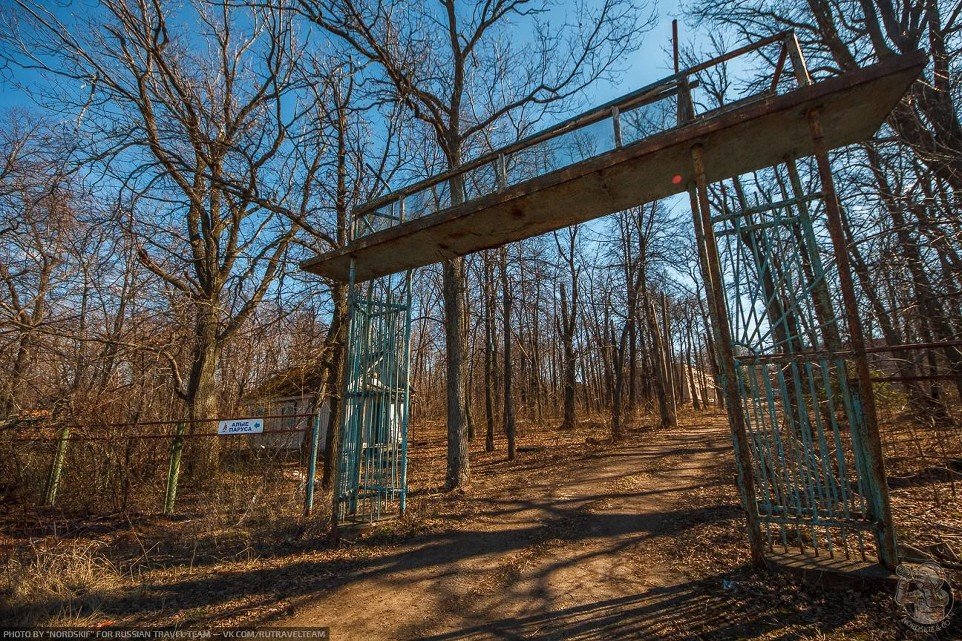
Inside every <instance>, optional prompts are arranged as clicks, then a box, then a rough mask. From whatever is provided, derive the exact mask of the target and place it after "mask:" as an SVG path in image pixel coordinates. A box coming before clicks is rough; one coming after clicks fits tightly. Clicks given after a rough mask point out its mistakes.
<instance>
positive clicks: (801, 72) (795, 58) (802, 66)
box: [784, 31, 812, 87]
mask: <svg viewBox="0 0 962 641" xmlns="http://www.w3.org/2000/svg"><path fill="white" fill-rule="evenodd" d="M784 46H785V48H786V49H787V50H788V57H789V59H790V60H791V61H792V71H793V72H794V73H795V80H796V82H798V86H799V87H807V86H808V85H810V84H812V78H811V76H809V75H808V65H807V64H806V63H805V56H803V55H802V46H801V45H800V44H799V43H798V36H796V35H795V32H794V31H791V32H789V34H788V35H787V36H785V45H784Z"/></svg>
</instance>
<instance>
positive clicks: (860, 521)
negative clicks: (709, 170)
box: [712, 161, 886, 560]
mask: <svg viewBox="0 0 962 641" xmlns="http://www.w3.org/2000/svg"><path fill="white" fill-rule="evenodd" d="M787 169H788V174H789V176H788V178H789V180H788V181H787V182H786V181H784V180H783V179H782V178H783V174H782V173H781V172H782V171H783V169H782V168H781V167H776V168H771V169H770V170H768V171H767V172H766V173H765V175H764V176H762V177H759V176H755V180H754V193H753V197H754V200H755V202H754V203H750V202H749V201H748V197H747V195H746V189H745V186H744V185H743V184H741V183H740V182H739V180H738V179H734V180H732V181H726V183H723V184H720V185H718V186H716V189H715V192H716V195H717V196H718V198H717V199H716V202H717V203H719V205H720V208H721V212H720V214H719V215H717V216H714V217H713V219H712V222H713V225H714V228H713V232H714V235H715V238H716V241H717V245H718V252H719V255H718V260H719V264H720V266H721V272H722V277H723V280H724V287H725V300H726V305H727V315H728V318H729V321H730V326H731V336H730V337H729V338H730V340H731V344H732V348H733V350H734V354H735V364H736V374H737V378H738V391H739V396H740V399H739V400H740V403H741V406H742V411H743V413H744V415H745V417H746V423H747V429H748V433H749V444H750V445H749V449H750V453H751V457H750V458H751V464H752V468H753V470H752V471H753V476H754V479H755V481H754V487H751V488H743V490H746V491H747V492H748V494H749V495H750V496H751V497H752V498H753V502H754V509H755V511H756V513H757V518H758V520H759V522H760V524H761V527H762V529H763V532H764V535H765V538H766V543H767V546H768V548H769V549H770V550H772V549H775V548H780V549H781V551H790V550H794V551H797V552H802V553H816V554H818V553H825V554H827V555H828V556H830V557H836V556H837V555H841V556H844V557H845V558H857V559H862V560H867V559H870V558H871V559H877V558H878V556H877V555H878V551H879V545H881V544H882V542H881V540H880V539H879V538H878V537H877V536H875V537H873V536H872V533H875V534H877V533H878V532H879V531H880V530H881V529H883V528H880V527H879V524H878V523H877V522H876V521H877V518H876V516H875V514H876V511H875V510H874V509H873V502H877V501H878V496H879V495H881V494H883V493H884V492H885V491H886V489H885V488H884V487H878V483H877V482H876V481H875V480H874V479H875V477H874V476H873V474H872V470H871V469H870V457H868V456H867V452H869V451H870V446H871V443H869V442H868V440H869V438H870V436H869V435H868V433H867V431H866V429H865V428H864V425H865V420H866V419H865V414H864V411H863V406H862V402H861V399H860V397H859V389H858V387H857V386H856V385H854V384H853V383H852V381H851V373H850V369H851V368H852V363H851V362H850V360H848V359H847V358H843V357H841V356H839V355H836V354H835V353H836V352H838V351H839V350H840V349H841V347H842V344H841V337H840V327H841V326H843V324H844V322H843V320H842V316H841V314H839V313H837V312H836V309H837V308H838V305H837V304H836V300H837V299H836V298H835V297H834V294H833V292H832V289H833V285H834V283H835V282H836V279H837V274H835V273H834V272H833V271H832V269H834V266H832V267H831V268H826V265H833V263H832V261H825V260H823V259H822V257H821V253H823V252H824V253H828V252H829V251H831V245H830V244H829V242H828V239H827V233H826V231H825V221H824V220H823V217H822V216H820V215H819V214H821V213H823V212H824V207H820V203H821V200H820V199H821V196H822V194H821V192H813V193H801V191H802V190H801V181H800V179H799V176H798V169H797V167H796V165H795V163H794V161H792V162H790V163H789V164H788V166H787ZM774 184H781V185H782V186H783V194H782V196H783V197H782V198H781V199H778V200H776V199H775V198H774V197H773V196H772V194H769V193H767V191H766V189H768V188H769V186H770V185H774ZM788 185H790V186H791V187H792V190H793V195H792V196H790V197H789V195H788V194H787V193H785V192H787V190H788V187H787V186H788Z"/></svg>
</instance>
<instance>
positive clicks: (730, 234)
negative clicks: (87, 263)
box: [302, 32, 925, 568]
mask: <svg viewBox="0 0 962 641" xmlns="http://www.w3.org/2000/svg"><path fill="white" fill-rule="evenodd" d="M753 56H754V57H755V58H758V59H761V60H762V61H765V62H764V63H763V64H768V65H769V66H771V62H770V61H772V60H774V61H776V62H775V63H774V66H772V67H771V70H772V71H771V75H770V76H769V77H770V78H771V82H770V84H768V83H766V85H767V86H764V87H759V86H757V85H754V86H751V87H750V88H748V89H746V90H745V91H744V94H743V95H739V96H736V97H735V98H734V99H726V101H725V102H724V103H721V102H720V101H719V100H717V99H716V98H714V97H713V96H712V95H711V94H710V92H708V90H707V89H706V88H705V87H706V86H707V85H710V83H706V82H705V79H710V74H711V73H712V72H717V70H719V69H721V68H722V67H723V66H725V65H735V66H737V65H742V64H750V62H751V60H752V57H753ZM924 65H925V56H924V54H923V53H922V52H916V53H913V54H909V55H905V56H900V57H897V58H891V59H888V60H886V61H884V62H882V63H878V64H875V65H872V66H869V67H865V68H862V69H858V70H855V71H851V72H847V73H845V74H843V75H840V76H836V77H833V78H830V79H827V80H822V81H819V82H812V81H811V79H810V78H809V74H808V71H807V69H806V66H805V61H804V59H803V57H802V54H801V50H800V48H799V46H798V41H797V40H796V38H795V35H794V34H793V33H792V32H784V33H780V34H777V35H775V36H772V37H770V38H766V39H764V40H760V41H758V42H755V43H753V44H751V45H748V46H746V47H742V48H740V49H737V50H735V51H732V52H729V53H727V54H724V55H722V56H719V57H717V58H713V59H711V60H708V61H706V62H704V63H701V64H699V65H696V66H694V67H691V68H689V69H685V70H683V71H680V72H678V73H676V74H674V75H672V76H669V77H668V78H665V79H664V80H661V81H658V82H656V83H653V84H651V85H648V86H646V87H643V88H641V89H639V90H637V91H634V92H632V93H630V94H627V95H625V96H622V97H621V98H618V99H617V100H614V101H612V102H610V103H607V104H605V105H602V106H600V107H597V108H595V109H592V110H590V111H588V112H585V113H583V114H580V115H578V116H576V117H574V118H572V119H570V120H567V121H565V122H562V123H560V124H558V125H556V126H554V127H551V128H550V129H547V130H545V131H543V132H541V133H538V134H535V135H533V136H530V137H528V138H526V139H524V140H520V141H518V142H516V143H513V144H511V145H508V146H506V147H503V148H501V149H498V150H496V151H494V152H492V153H490V154H487V155H485V156H482V157H480V158H477V159H475V160H473V161H471V162H469V163H466V164H464V165H463V166H462V167H460V168H458V169H457V170H454V171H451V172H447V173H444V174H440V175H437V176H434V177H432V178H429V179H427V180H424V181H421V182H419V183H416V184H414V185H410V186H408V187H405V188H403V189H400V190H398V191H395V192H393V193H390V194H388V195H386V196H383V197H381V198H378V199H376V200H374V201H372V202H369V203H367V204H365V205H363V206H362V207H360V208H358V209H357V210H355V212H354V220H353V233H352V240H351V241H350V243H348V245H347V246H345V247H343V248H340V249H338V250H335V251H332V252H329V253H326V254H323V255H320V256H318V257H316V258H313V259H311V260H308V261H305V262H304V263H303V264H302V268H303V269H305V270H307V271H310V272H313V273H317V274H320V275H323V276H326V277H328V278H333V279H337V280H341V281H344V282H347V283H349V314H350V325H349V334H348V340H347V350H346V359H345V377H344V390H343V403H342V406H343V409H342V412H341V416H340V419H339V424H340V430H339V431H340V436H339V439H338V441H339V442H337V443H336V444H335V446H336V447H337V448H338V449H337V450H336V451H337V452H338V453H339V458H338V464H337V468H336V478H335V498H334V501H335V514H334V518H335V522H336V523H341V524H344V523H351V522H362V523H370V522H374V521H377V520H380V519H382V518H386V517H389V516H392V515H396V514H398V513H403V511H404V509H405V505H406V495H407V428H408V421H409V415H410V412H409V407H410V394H411V392H410V336H411V270H412V269H414V268H415V267H419V266H423V265H428V264H431V263H434V262H439V261H442V260H444V259H447V258H451V257H454V256H460V255H464V254H467V253H471V252H474V251H478V250H481V249H487V248H491V247H496V246H500V245H503V244H505V243H508V242H511V241H515V240H520V239H522V238H527V237H531V236H535V235H539V234H542V233H545V232H548V231H551V230H554V229H559V228H562V227H565V226H568V225H571V224H575V223H579V222H584V221H587V220H591V219H594V218H597V217H599V216H603V215H606V214H609V213H613V212H616V211H621V210H624V209H627V208H629V207H633V206H638V205H642V204H644V203H648V202H651V201H653V200H657V199H660V198H666V197H668V196H672V195H674V194H682V193H687V194H688V197H689V201H690V205H691V210H692V218H693V222H694V228H695V234H696V240H697V245H698V249H699V262H700V267H701V276H702V279H703V281H704V282H705V284H706V291H707V294H708V306H709V312H710V313H709V315H710V319H711V325H712V333H713V338H714V345H715V350H714V351H715V360H716V367H717V384H718V387H719V388H720V390H721V391H722V394H723V397H724V400H725V406H726V408H727V411H728V419H729V425H730V427H731V432H732V440H733V445H734V452H735V458H736V463H737V467H738V485H739V490H740V493H741V498H742V503H743V506H744V508H745V511H746V514H747V516H748V518H747V530H748V539H749V543H750V546H751V551H752V558H753V561H754V562H755V563H757V564H763V563H765V562H766V559H771V558H773V557H784V556H786V555H789V556H792V555H794V556H804V557H809V558H812V557H814V558H816V559H819V558H825V559H854V560H862V561H866V560H867V561H870V562H876V561H877V562H878V563H880V564H881V565H882V566H884V567H887V568H892V567H894V565H895V564H896V563H897V552H896V542H895V534H894V530H893V524H892V517H891V512H890V508H889V500H888V492H887V488H886V483H885V470H884V467H883V464H882V457H881V444H880V439H879V431H878V424H877V419H876V413H875V404H874V398H873V395H872V388H871V380H870V374H869V368H868V361H867V358H866V352H865V339H864V335H863V330H862V326H861V321H860V319H859V315H858V308H857V300H856V293H855V287H854V284H853V282H852V278H851V274H850V271H851V270H850V267H849V264H848V260H849V259H848V252H847V249H846V236H845V231H844V226H845V218H844V213H843V212H842V210H841V207H840V205H839V202H838V199H837V196H836V193H835V187H834V180H833V175H832V171H831V167H830V163H829V157H828V152H829V150H831V149H833V148H836V147H841V146H844V145H848V144H852V143H855V142H859V141H862V140H865V139H868V138H870V137H871V136H872V135H874V133H875V132H876V131H877V130H878V129H879V127H880V126H881V125H882V123H883V122H884V120H885V118H886V117H887V116H888V114H889V113H890V111H891V110H892V109H893V108H894V107H895V105H896V104H897V103H898V102H899V100H900V99H901V98H902V96H903V95H904V94H905V92H906V91H907V90H908V88H909V87H910V85H911V84H912V83H913V82H914V81H915V79H916V78H917V76H918V74H919V73H920V72H921V70H922V68H923V67H924ZM788 67H790V68H791V72H788V71H787V70H786V69H787V68H788ZM749 172H751V173H752V175H753V180H755V181H756V182H757V180H758V179H759V176H761V179H762V180H767V181H770V182H769V186H770V187H771V188H770V189H769V188H768V187H764V188H762V189H757V188H756V189H755V191H754V193H749V191H750V190H749V189H747V188H746V183H745V181H744V180H743V179H742V176H743V175H745V174H748V173H749ZM812 185H817V186H816V187H813V186H812ZM452 186H453V187H454V188H452ZM756 187H757V185H756ZM452 194H453V196H454V197H453V198H452ZM462 195H463V197H462ZM562 205H563V206H562ZM825 257H827V259H826V258H825Z"/></svg>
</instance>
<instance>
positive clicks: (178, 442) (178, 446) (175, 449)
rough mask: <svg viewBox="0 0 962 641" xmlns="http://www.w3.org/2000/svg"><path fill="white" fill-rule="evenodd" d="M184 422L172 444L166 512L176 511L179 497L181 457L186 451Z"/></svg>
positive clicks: (167, 513)
mask: <svg viewBox="0 0 962 641" xmlns="http://www.w3.org/2000/svg"><path fill="white" fill-rule="evenodd" d="M184 427H185V426H184V423H183V422H180V423H178V424H177V430H176V432H175V433H174V440H173V441H172V442H171V444H170V467H169V468H168V470H167V494H166V495H165V496H164V514H166V515H168V516H170V515H171V514H173V513H174V500H175V499H176V498H177V482H178V480H179V478H180V459H181V456H182V455H183V453H184Z"/></svg>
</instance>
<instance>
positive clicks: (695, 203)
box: [689, 145, 765, 567]
mask: <svg viewBox="0 0 962 641" xmlns="http://www.w3.org/2000/svg"><path fill="white" fill-rule="evenodd" d="M691 157H692V164H693V167H694V171H695V189H694V190H689V196H690V198H691V206H692V219H693V222H694V224H695V234H696V238H697V241H698V244H699V248H698V249H699V252H698V253H699V258H700V259H701V260H700V263H701V270H702V279H703V280H704V281H705V293H706V296H707V298H708V312H709V316H710V317H711V325H712V329H713V333H714V335H715V360H716V364H717V366H718V378H719V379H720V380H719V381H718V383H719V387H720V388H721V392H722V394H723V396H724V399H725V407H726V408H727V410H728V425H729V428H730V429H731V432H732V442H733V445H734V449H735V462H736V464H737V465H736V467H737V469H738V489H739V493H740V494H741V499H742V506H743V507H744V508H745V514H746V516H747V525H748V544H749V547H750V549H751V557H752V563H753V564H754V565H756V566H758V567H764V566H765V549H764V543H763V541H762V533H761V529H760V528H759V525H758V513H757V506H756V502H755V473H754V471H753V470H754V468H753V466H752V460H751V452H750V445H749V440H748V429H747V426H746V419H745V413H744V408H743V407H742V403H741V399H740V398H739V394H738V380H737V378H736V371H735V355H734V352H733V351H732V343H731V326H730V324H729V322H728V306H727V304H726V302H725V292H724V290H723V285H722V282H723V281H722V275H721V268H720V266H719V263H718V245H717V244H716V243H715V233H714V230H713V228H712V222H711V208H710V207H711V206H710V203H709V201H708V182H707V180H706V179H705V164H704V160H703V158H702V151H701V145H696V146H695V147H693V148H692V150H691Z"/></svg>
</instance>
